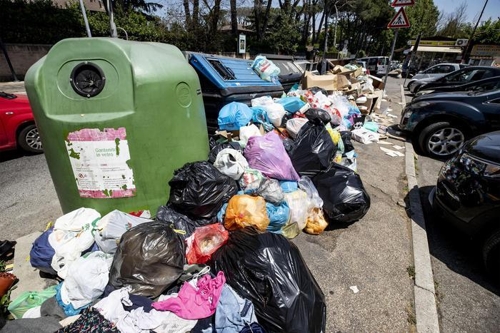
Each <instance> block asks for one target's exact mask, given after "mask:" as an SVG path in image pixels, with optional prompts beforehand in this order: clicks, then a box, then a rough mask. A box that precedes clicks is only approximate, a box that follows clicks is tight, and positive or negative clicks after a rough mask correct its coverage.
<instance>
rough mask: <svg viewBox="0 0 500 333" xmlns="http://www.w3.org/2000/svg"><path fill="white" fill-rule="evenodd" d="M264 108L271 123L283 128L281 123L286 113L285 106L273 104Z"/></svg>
mask: <svg viewBox="0 0 500 333" xmlns="http://www.w3.org/2000/svg"><path fill="white" fill-rule="evenodd" d="M262 107H263V108H264V109H265V110H266V112H267V117H268V118H269V121H270V122H271V123H272V124H273V125H274V126H276V127H279V126H281V122H282V121H283V116H284V115H285V113H286V111H285V108H284V107H283V105H281V104H278V103H273V104H267V105H264V106H262Z"/></svg>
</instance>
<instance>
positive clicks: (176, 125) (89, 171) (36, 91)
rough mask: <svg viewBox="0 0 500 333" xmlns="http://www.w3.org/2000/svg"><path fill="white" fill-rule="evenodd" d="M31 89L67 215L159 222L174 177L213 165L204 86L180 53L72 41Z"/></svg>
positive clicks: (108, 41)
mask: <svg viewBox="0 0 500 333" xmlns="http://www.w3.org/2000/svg"><path fill="white" fill-rule="evenodd" d="M25 85H26V92H27V94H28V97H29V99H30V103H31V105H32V108H33V113H34V116H35V120H36V123H37V126H38V130H39V132H40V136H41V139H42V142H43V147H44V151H45V156H46V159H47V164H48V166H49V170H50V173H51V176H52V180H53V182H54V187H55V189H56V192H57V195H58V197H59V201H60V204H61V207H62V210H63V212H64V213H67V212H70V211H72V210H74V209H77V208H79V207H89V208H94V209H96V210H97V211H99V212H100V213H101V214H106V213H108V212H110V211H112V210H114V209H119V210H121V211H124V212H136V211H141V210H149V211H150V212H151V213H152V215H154V214H155V213H156V210H157V208H158V207H159V206H160V205H162V204H165V203H166V201H167V200H168V196H169V192H170V189H169V187H168V181H169V180H170V179H171V178H172V176H173V171H174V170H175V169H177V168H180V167H181V166H183V165H184V164H185V163H187V162H193V161H199V160H206V158H207V156H208V150H209V144H208V134H207V128H206V121H205V112H204V107H203V100H202V95H201V88H200V82H199V79H198V76H197V75H196V73H195V71H194V69H193V68H192V67H191V66H190V65H189V64H188V62H187V60H186V59H185V57H184V56H183V54H182V53H181V52H180V50H179V49H177V48H176V47H175V46H172V45H167V44H161V43H145V42H133V41H125V40H121V39H117V38H72V39H65V40H62V41H60V42H59V43H57V44H56V45H54V46H53V47H52V49H51V50H50V52H49V53H48V54H47V55H46V56H45V57H44V58H42V59H40V60H39V61H38V62H37V63H35V64H34V65H33V66H32V67H31V68H30V69H29V71H28V73H27V74H26V79H25Z"/></svg>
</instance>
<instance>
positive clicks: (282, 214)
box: [266, 200, 290, 234]
mask: <svg viewBox="0 0 500 333" xmlns="http://www.w3.org/2000/svg"><path fill="white" fill-rule="evenodd" d="M266 210H267V216H269V220H270V221H269V226H268V227H267V231H270V232H274V233H278V234H280V233H281V229H282V228H283V226H285V224H286V223H287V222H288V219H289V218H290V207H289V206H288V203H287V202H286V201H284V200H283V202H281V203H280V204H279V205H275V204H272V203H269V202H267V203H266Z"/></svg>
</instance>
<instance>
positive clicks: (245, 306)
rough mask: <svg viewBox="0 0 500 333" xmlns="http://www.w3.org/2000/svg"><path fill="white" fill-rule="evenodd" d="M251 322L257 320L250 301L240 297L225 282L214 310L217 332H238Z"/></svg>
mask: <svg viewBox="0 0 500 333" xmlns="http://www.w3.org/2000/svg"><path fill="white" fill-rule="evenodd" d="M253 322H257V317H256V316H255V310H254V307H253V304H252V302H250V301H249V300H247V299H244V298H241V297H240V296H239V295H238V294H237V293H236V292H235V291H234V290H233V288H231V287H230V286H229V285H228V284H225V285H224V288H222V293H221V296H220V299H219V304H218V305H217V311H215V330H216V331H217V333H233V332H239V331H241V330H242V329H243V328H244V327H245V326H246V325H247V324H250V323H253Z"/></svg>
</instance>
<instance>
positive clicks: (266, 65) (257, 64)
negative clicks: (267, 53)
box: [252, 55, 280, 82]
mask: <svg viewBox="0 0 500 333" xmlns="http://www.w3.org/2000/svg"><path fill="white" fill-rule="evenodd" d="M252 68H253V69H254V70H256V71H257V73H259V76H260V77H261V78H262V79H263V80H266V81H269V82H274V81H275V80H277V78H278V75H280V69H279V67H278V66H276V65H275V64H274V63H273V62H272V61H270V60H268V59H267V58H266V57H264V56H260V55H259V56H257V57H255V60H254V61H253V63H252Z"/></svg>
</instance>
